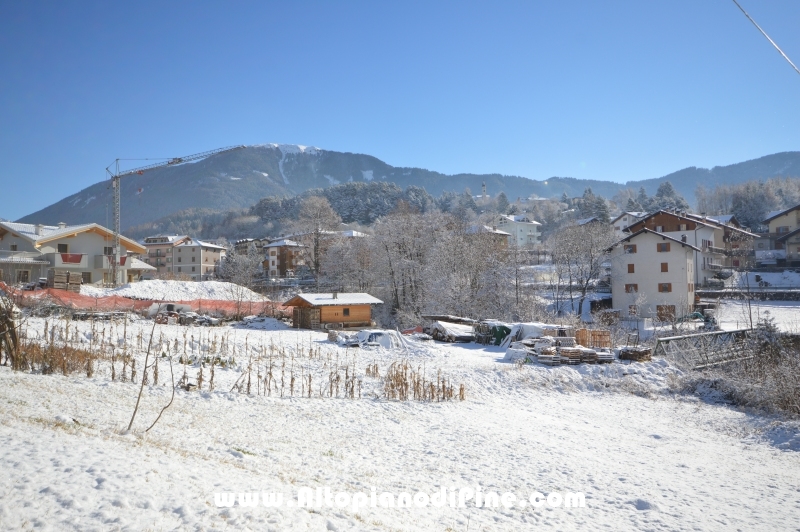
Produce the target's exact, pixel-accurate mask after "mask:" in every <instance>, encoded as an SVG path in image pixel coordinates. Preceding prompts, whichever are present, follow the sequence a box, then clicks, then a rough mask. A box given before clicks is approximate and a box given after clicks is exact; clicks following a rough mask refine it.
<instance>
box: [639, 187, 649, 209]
mask: <svg viewBox="0 0 800 532" xmlns="http://www.w3.org/2000/svg"><path fill="white" fill-rule="evenodd" d="M636 203H638V204H639V205H640V206H641V207H642V210H645V211H649V210H650V197H649V196H648V195H647V191H646V190H645V189H644V187H639V193H638V194H637V195H636Z"/></svg>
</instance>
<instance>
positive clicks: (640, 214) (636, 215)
mask: <svg viewBox="0 0 800 532" xmlns="http://www.w3.org/2000/svg"><path fill="white" fill-rule="evenodd" d="M626 214H627V215H629V216H633V217H634V218H644V217H645V216H647V213H646V212H637V211H624V212H621V213H620V214H619V216H617V217H616V218H614V219H613V220H611V223H612V224H613V223H614V222H616V221H617V220H619V219H620V218H622V217H623V216H625V215H626Z"/></svg>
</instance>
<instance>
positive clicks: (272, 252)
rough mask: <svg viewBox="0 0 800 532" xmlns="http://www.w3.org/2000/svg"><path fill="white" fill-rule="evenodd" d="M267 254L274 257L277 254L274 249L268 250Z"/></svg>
mask: <svg viewBox="0 0 800 532" xmlns="http://www.w3.org/2000/svg"><path fill="white" fill-rule="evenodd" d="M269 254H270V255H271V256H273V257H274V256H275V255H276V254H277V252H276V251H275V250H274V249H271V250H269Z"/></svg>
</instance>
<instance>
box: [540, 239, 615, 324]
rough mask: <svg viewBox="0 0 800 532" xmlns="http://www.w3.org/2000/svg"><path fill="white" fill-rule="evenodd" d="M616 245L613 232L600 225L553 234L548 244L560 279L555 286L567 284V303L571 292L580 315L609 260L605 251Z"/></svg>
mask: <svg viewBox="0 0 800 532" xmlns="http://www.w3.org/2000/svg"><path fill="white" fill-rule="evenodd" d="M615 241H616V237H615V235H614V230H613V228H612V227H611V226H610V225H608V224H603V223H589V224H585V225H580V226H578V225H573V226H569V227H565V228H563V229H561V230H559V231H556V232H555V233H554V234H553V236H551V237H550V239H549V241H548V243H549V247H550V248H551V250H552V253H553V264H554V266H555V269H556V272H557V274H558V276H559V277H558V284H559V285H561V284H562V283H564V282H567V283H568V290H569V292H570V299H572V296H573V290H574V291H575V292H577V293H578V294H579V297H580V299H579V301H578V309H577V310H578V314H579V315H581V314H582V313H583V303H584V301H585V300H586V296H587V294H588V293H589V290H590V289H591V288H592V287H593V286H594V284H595V283H596V282H597V280H598V279H599V277H600V274H601V273H602V271H603V263H604V262H605V261H606V259H607V257H608V254H607V252H606V250H607V249H608V248H610V247H611V245H612V244H613V243H614V242H615Z"/></svg>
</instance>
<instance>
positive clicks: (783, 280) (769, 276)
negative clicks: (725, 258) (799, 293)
mask: <svg viewBox="0 0 800 532" xmlns="http://www.w3.org/2000/svg"><path fill="white" fill-rule="evenodd" d="M756 276H758V278H759V279H760V280H761V281H764V282H767V283H769V285H767V288H770V289H775V288H800V270H784V271H782V272H734V273H733V275H732V276H731V277H729V278H728V279H726V280H725V286H726V288H741V289H750V290H758V289H759V281H757V280H756Z"/></svg>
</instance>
